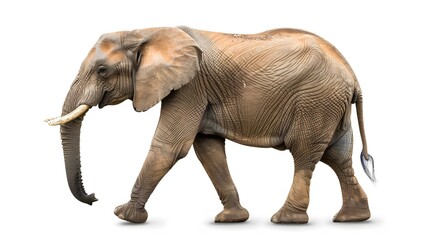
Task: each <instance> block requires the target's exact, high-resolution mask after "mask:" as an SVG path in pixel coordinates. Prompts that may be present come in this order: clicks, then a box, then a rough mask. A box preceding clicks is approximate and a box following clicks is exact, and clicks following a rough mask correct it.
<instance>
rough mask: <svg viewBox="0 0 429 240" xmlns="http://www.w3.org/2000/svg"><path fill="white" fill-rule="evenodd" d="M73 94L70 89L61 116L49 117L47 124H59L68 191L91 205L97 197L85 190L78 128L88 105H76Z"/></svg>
mask: <svg viewBox="0 0 429 240" xmlns="http://www.w3.org/2000/svg"><path fill="white" fill-rule="evenodd" d="M73 96H74V95H73V91H71V92H69V94H68V96H67V97H66V100H65V102H64V106H63V111H62V114H61V116H62V117H59V118H53V119H49V120H47V122H48V124H49V125H61V128H60V132H61V141H62V145H63V153H64V162H65V166H66V174H67V182H68V185H69V188H70V191H71V192H72V194H73V196H74V197H75V198H76V199H77V200H79V201H81V202H84V203H87V204H89V205H92V203H93V202H95V201H97V199H96V198H95V196H94V194H90V195H88V194H87V193H86V192H85V188H84V187H83V183H82V173H81V164H80V129H81V126H82V120H83V117H84V115H85V113H86V111H88V109H89V108H90V106H89V105H80V106H77V104H76V102H77V101H76V99H75V98H74V97H73Z"/></svg>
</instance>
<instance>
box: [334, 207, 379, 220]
mask: <svg viewBox="0 0 429 240" xmlns="http://www.w3.org/2000/svg"><path fill="white" fill-rule="evenodd" d="M370 217H371V212H370V211H369V207H368V204H366V206H363V207H362V206H361V207H345V206H343V207H342V208H341V210H340V211H339V212H338V213H337V214H336V215H335V216H334V218H333V220H332V221H334V222H361V221H365V220H368V219H369V218H370Z"/></svg>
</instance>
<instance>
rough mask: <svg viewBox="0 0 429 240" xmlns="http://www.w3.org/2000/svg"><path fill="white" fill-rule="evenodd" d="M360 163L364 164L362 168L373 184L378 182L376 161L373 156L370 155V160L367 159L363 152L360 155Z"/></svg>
mask: <svg viewBox="0 0 429 240" xmlns="http://www.w3.org/2000/svg"><path fill="white" fill-rule="evenodd" d="M360 162H361V163H362V168H363V170H364V171H365V173H366V175H367V176H368V177H369V179H371V181H372V182H376V179H375V173H374V159H373V158H372V156H371V155H369V154H368V159H366V158H365V156H364V153H363V152H362V153H361V154H360Z"/></svg>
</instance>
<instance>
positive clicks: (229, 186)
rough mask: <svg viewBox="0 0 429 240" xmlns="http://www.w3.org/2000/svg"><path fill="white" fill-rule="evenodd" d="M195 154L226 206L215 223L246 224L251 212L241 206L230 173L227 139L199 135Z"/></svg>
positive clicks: (196, 139)
mask: <svg viewBox="0 0 429 240" xmlns="http://www.w3.org/2000/svg"><path fill="white" fill-rule="evenodd" d="M194 150H195V153H196V155H197V157H198V159H199V160H200V162H201V164H202V165H203V167H204V169H205V170H206V172H207V174H208V175H209V177H210V180H211V181H212V183H213V185H214V187H215V189H216V191H217V193H218V195H219V198H220V200H221V202H222V204H223V206H224V209H223V211H222V212H220V213H219V214H218V215H217V216H216V218H215V222H244V221H246V220H247V219H248V218H249V212H248V211H247V210H246V209H245V208H243V207H242V206H241V204H240V199H239V197H238V192H237V189H236V187H235V185H234V182H233V181H232V178H231V175H230V173H229V169H228V164H227V161H226V155H225V139H224V138H221V137H218V136H214V135H204V134H198V135H197V137H196V138H195V140H194Z"/></svg>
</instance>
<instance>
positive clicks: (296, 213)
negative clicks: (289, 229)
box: [271, 141, 328, 223]
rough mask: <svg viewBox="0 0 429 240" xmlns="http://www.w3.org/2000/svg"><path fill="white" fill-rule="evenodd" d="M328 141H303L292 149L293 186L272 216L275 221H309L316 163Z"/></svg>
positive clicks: (272, 220)
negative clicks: (293, 165)
mask: <svg viewBox="0 0 429 240" xmlns="http://www.w3.org/2000/svg"><path fill="white" fill-rule="evenodd" d="M327 145H328V143H313V144H312V143H309V141H302V142H300V143H297V144H295V147H294V148H292V149H291V153H292V155H293V158H294V164H295V172H294V176H293V182H292V186H291V188H290V190H289V194H288V197H287V199H286V202H285V203H284V205H283V206H282V207H281V208H280V210H279V211H277V213H275V214H274V215H273V217H272V218H271V222H273V223H307V222H308V215H307V208H308V205H309V202H310V182H311V177H312V175H313V171H314V169H315V167H316V163H317V162H318V161H319V160H320V159H321V157H322V155H323V152H324V150H325V149H326V147H327Z"/></svg>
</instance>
